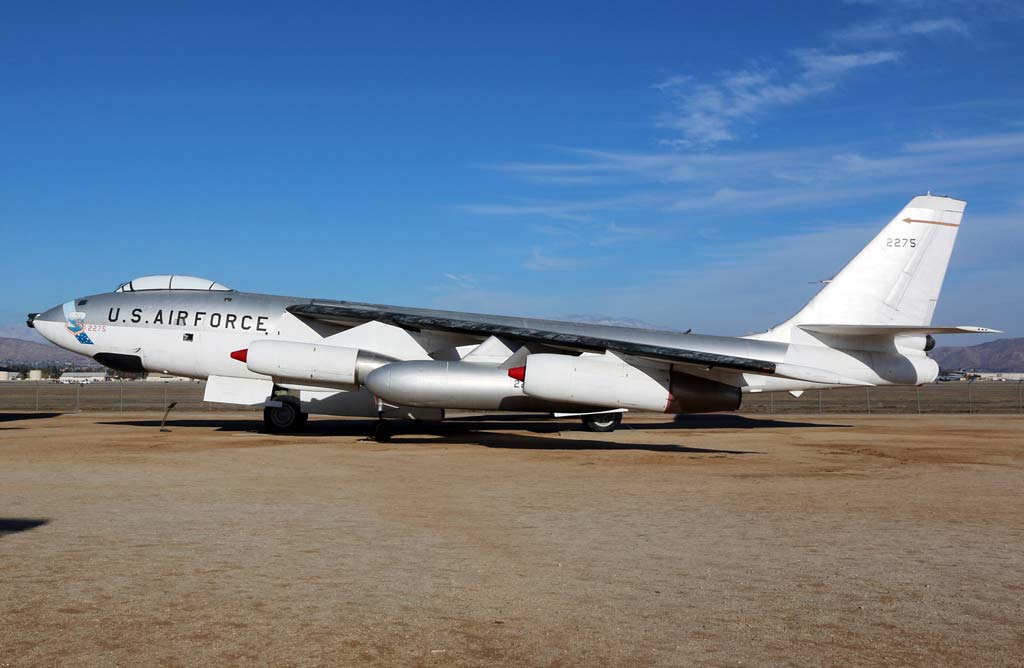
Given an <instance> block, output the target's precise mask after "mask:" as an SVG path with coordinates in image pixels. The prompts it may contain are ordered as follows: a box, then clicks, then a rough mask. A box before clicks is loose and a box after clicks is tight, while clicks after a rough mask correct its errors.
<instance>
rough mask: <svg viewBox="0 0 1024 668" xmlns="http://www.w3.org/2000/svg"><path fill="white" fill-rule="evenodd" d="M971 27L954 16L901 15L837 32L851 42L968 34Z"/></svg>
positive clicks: (838, 35) (838, 36)
mask: <svg viewBox="0 0 1024 668" xmlns="http://www.w3.org/2000/svg"><path fill="white" fill-rule="evenodd" d="M969 34H970V29H969V28H968V26H967V22H966V21H964V20H962V19H959V18H955V17H952V16H943V17H938V18H929V19H918V20H907V19H904V18H902V17H899V16H893V17H890V18H886V19H881V20H877V21H871V22H868V23H857V24H854V25H851V26H849V27H846V28H843V29H842V30H839V31H837V32H836V33H835V36H836V38H837V39H840V40H844V41H850V42H858V41H863V42H874V41H882V40H891V39H893V38H894V37H907V36H922V35H960V36H967V35H969Z"/></svg>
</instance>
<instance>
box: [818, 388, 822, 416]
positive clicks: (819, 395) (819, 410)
mask: <svg viewBox="0 0 1024 668" xmlns="http://www.w3.org/2000/svg"><path fill="white" fill-rule="evenodd" d="M818 414H819V415H820V414H821V390H818Z"/></svg>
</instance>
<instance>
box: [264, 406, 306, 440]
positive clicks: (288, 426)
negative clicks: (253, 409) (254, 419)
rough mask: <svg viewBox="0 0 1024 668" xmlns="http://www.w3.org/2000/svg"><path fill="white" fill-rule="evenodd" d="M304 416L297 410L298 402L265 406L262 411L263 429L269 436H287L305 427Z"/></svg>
mask: <svg viewBox="0 0 1024 668" xmlns="http://www.w3.org/2000/svg"><path fill="white" fill-rule="evenodd" d="M304 415H306V414H305V413H303V412H302V411H301V410H299V402H297V401H282V402H281V405H280V406H267V407H266V408H264V409H263V427H264V428H265V429H266V430H267V431H268V432H270V433H271V434H287V433H288V432H291V431H297V430H298V429H301V428H302V427H303V426H305V424H306V420H305V419H304V418H303V416H304ZM307 417H308V416H307Z"/></svg>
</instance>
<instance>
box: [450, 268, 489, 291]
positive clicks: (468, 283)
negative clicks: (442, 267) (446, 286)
mask: <svg viewBox="0 0 1024 668" xmlns="http://www.w3.org/2000/svg"><path fill="white" fill-rule="evenodd" d="M442 275H443V276H444V277H445V278H447V279H448V280H449V281H451V282H452V283H453V284H455V285H456V286H458V287H460V288H462V289H463V290H473V289H476V287H477V285H478V284H479V282H480V279H478V278H477V277H476V276H471V275H469V274H452V273H448V272H445V273H444V274H442Z"/></svg>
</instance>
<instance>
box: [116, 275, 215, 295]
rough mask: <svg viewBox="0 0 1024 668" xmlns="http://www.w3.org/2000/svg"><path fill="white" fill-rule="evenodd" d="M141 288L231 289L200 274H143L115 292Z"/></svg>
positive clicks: (133, 290) (137, 290)
mask: <svg viewBox="0 0 1024 668" xmlns="http://www.w3.org/2000/svg"><path fill="white" fill-rule="evenodd" d="M141 290H219V291H231V288H229V287H228V286H226V285H221V284H220V283H217V282H216V281H211V280H210V279H208V278H199V277H198V276H179V275H176V274H167V275H162V276H143V277H141V278H136V279H133V280H131V281H128V282H127V283H122V284H121V285H119V286H117V290H114V292H139V291H141Z"/></svg>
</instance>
